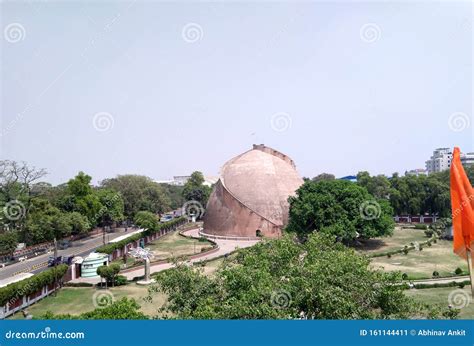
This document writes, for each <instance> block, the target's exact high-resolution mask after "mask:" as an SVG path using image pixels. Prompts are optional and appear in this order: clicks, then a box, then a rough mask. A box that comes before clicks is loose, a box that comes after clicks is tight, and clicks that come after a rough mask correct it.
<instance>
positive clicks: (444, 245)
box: [372, 240, 467, 279]
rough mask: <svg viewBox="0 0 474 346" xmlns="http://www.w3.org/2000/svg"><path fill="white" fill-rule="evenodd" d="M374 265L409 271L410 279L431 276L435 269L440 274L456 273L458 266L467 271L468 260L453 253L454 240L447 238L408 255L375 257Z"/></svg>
mask: <svg viewBox="0 0 474 346" xmlns="http://www.w3.org/2000/svg"><path fill="white" fill-rule="evenodd" d="M372 266H373V267H375V268H379V267H382V268H384V270H386V271H401V272H402V273H407V274H408V276H409V278H410V279H424V278H431V277H432V275H433V272H434V271H437V272H438V273H439V275H440V276H449V275H454V271H455V270H456V268H457V267H460V268H461V269H462V270H463V271H467V263H466V261H464V260H463V259H462V258H460V257H459V256H456V255H455V254H454V253H453V248H452V242H451V241H447V240H438V242H437V243H436V244H433V245H432V246H425V247H424V248H423V250H422V251H417V250H412V251H410V252H409V253H408V254H407V255H405V254H397V255H392V257H391V258H388V257H386V256H384V257H375V258H373V259H372Z"/></svg>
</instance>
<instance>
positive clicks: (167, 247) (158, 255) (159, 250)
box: [114, 231, 212, 267]
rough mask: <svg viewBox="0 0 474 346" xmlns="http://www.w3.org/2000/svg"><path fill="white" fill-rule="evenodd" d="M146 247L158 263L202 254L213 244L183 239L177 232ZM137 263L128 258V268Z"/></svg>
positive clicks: (119, 259)
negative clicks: (203, 250)
mask: <svg viewBox="0 0 474 346" xmlns="http://www.w3.org/2000/svg"><path fill="white" fill-rule="evenodd" d="M146 247H147V248H150V250H151V251H153V253H154V255H155V257H154V258H153V260H152V262H156V261H160V260H164V259H169V258H172V257H179V256H187V255H193V254H195V253H200V252H201V251H202V249H203V248H205V249H211V248H212V243H211V242H209V241H207V240H202V239H193V238H187V237H183V236H182V235H180V234H179V232H177V231H176V232H172V233H168V234H166V235H164V236H163V237H161V238H158V239H156V240H155V241H154V242H151V243H149V244H147V245H146ZM135 262H136V259H134V258H133V257H127V266H128V267H130V266H132V265H134V264H135ZM114 263H118V264H123V260H122V258H118V259H116V260H115V261H114Z"/></svg>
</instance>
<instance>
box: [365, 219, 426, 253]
mask: <svg viewBox="0 0 474 346" xmlns="http://www.w3.org/2000/svg"><path fill="white" fill-rule="evenodd" d="M426 240H428V237H426V235H425V232H424V231H423V230H419V229H414V228H402V227H399V226H397V227H395V230H394V231H393V235H392V236H391V237H383V238H374V239H368V240H364V241H363V242H362V244H361V245H359V246H358V247H357V250H359V251H362V252H364V253H366V254H374V253H378V252H387V251H392V250H398V249H401V248H403V247H404V246H405V245H410V243H414V242H423V241H426Z"/></svg>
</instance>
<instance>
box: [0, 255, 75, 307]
mask: <svg viewBox="0 0 474 346" xmlns="http://www.w3.org/2000/svg"><path fill="white" fill-rule="evenodd" d="M67 269H68V266H67V265H66V264H60V265H58V266H56V267H53V268H50V269H47V270H45V271H43V272H41V273H39V274H36V275H33V276H31V277H29V278H28V279H25V280H21V281H18V282H14V283H11V284H9V285H7V286H5V287H2V288H0V306H5V305H6V304H7V303H8V302H15V301H16V300H18V299H20V298H21V297H23V296H26V295H30V294H33V293H36V292H38V291H39V290H41V289H42V288H43V287H44V286H47V285H50V284H52V283H54V282H55V281H57V280H59V279H61V278H62V277H63V276H64V274H66V271H67Z"/></svg>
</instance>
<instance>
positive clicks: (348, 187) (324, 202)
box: [287, 180, 394, 242]
mask: <svg viewBox="0 0 474 346" xmlns="http://www.w3.org/2000/svg"><path fill="white" fill-rule="evenodd" d="M289 202H290V212H289V224H288V227H287V229H288V230H289V231H292V232H295V233H297V234H300V235H304V234H308V233H311V232H313V231H320V232H323V233H328V234H332V235H335V236H337V237H338V238H339V239H340V240H342V241H345V242H350V241H353V240H355V239H356V238H357V237H362V238H372V237H379V236H385V235H391V234H392V231H393V229H394V223H393V219H392V212H393V211H392V208H391V207H390V205H389V203H388V201H386V200H376V199H374V197H373V196H371V195H370V194H369V193H368V192H367V190H366V189H365V188H363V187H361V186H358V185H357V184H354V183H351V182H349V181H345V180H322V181H319V182H314V181H306V182H305V183H304V184H303V185H302V186H301V187H300V188H299V189H298V190H297V191H296V196H293V197H290V198H289Z"/></svg>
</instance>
